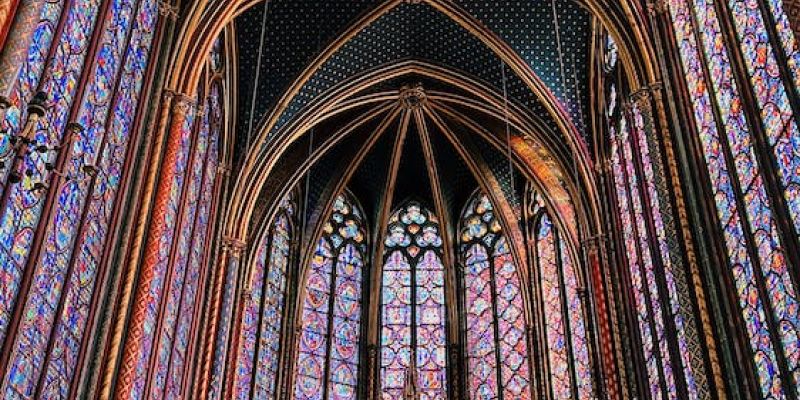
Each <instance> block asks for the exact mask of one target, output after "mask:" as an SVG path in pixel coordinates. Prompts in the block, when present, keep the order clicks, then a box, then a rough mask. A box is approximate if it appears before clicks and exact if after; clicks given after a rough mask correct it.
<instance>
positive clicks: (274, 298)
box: [235, 193, 294, 399]
mask: <svg viewBox="0 0 800 400" xmlns="http://www.w3.org/2000/svg"><path fill="white" fill-rule="evenodd" d="M293 216H294V204H293V199H292V197H291V193H290V194H289V195H287V197H285V198H284V199H283V201H282V202H281V206H280V208H279V210H278V213H277V215H276V217H275V218H274V220H273V222H272V224H271V225H270V226H269V228H268V229H266V230H265V231H264V233H263V234H262V235H261V239H260V240H259V243H258V245H257V246H258V247H257V248H256V250H255V251H256V255H255V259H254V261H253V268H252V270H251V272H250V280H249V282H248V285H249V291H250V295H249V298H248V299H247V300H245V305H244V308H245V310H244V317H243V321H242V328H241V334H240V335H241V338H240V343H239V346H240V347H239V354H238V362H237V363H236V394H235V395H236V398H239V399H250V398H251V392H252V396H253V398H257V399H274V398H275V396H276V390H277V388H276V379H277V377H278V358H279V356H280V353H279V352H280V346H281V328H282V326H283V309H284V304H285V303H286V299H285V296H286V284H287V282H286V276H287V273H288V268H289V261H290V250H291V249H290V246H291V242H292V233H293V229H292V227H293V223H292V221H293Z"/></svg>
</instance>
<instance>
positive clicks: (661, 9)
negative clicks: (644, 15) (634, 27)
mask: <svg viewBox="0 0 800 400" xmlns="http://www.w3.org/2000/svg"><path fill="white" fill-rule="evenodd" d="M667 11H669V5H667V2H666V1H664V0H650V1H648V2H647V12H649V13H650V15H652V16H654V17H655V16H658V15H660V14H664V13H666V12H667Z"/></svg>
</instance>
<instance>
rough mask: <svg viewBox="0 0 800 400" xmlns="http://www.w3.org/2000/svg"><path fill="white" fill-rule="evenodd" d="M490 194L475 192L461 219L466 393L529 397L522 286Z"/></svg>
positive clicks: (482, 397)
mask: <svg viewBox="0 0 800 400" xmlns="http://www.w3.org/2000/svg"><path fill="white" fill-rule="evenodd" d="M506 241H507V239H506V236H505V235H504V233H503V231H502V227H501V225H500V221H499V220H498V218H497V216H496V215H495V214H494V208H493V206H492V204H491V202H490V201H489V198H488V197H487V196H486V195H483V194H476V195H475V196H473V198H472V199H471V200H470V202H469V203H468V205H467V207H466V209H465V211H464V214H463V216H462V218H461V228H460V243H459V246H460V251H461V257H462V259H463V263H464V269H463V272H462V274H463V275H462V276H463V284H464V290H465V293H464V295H465V304H464V307H465V316H464V319H465V323H466V348H465V351H466V358H467V386H468V389H469V390H468V391H469V393H470V397H471V398H480V399H495V398H496V399H502V398H505V399H519V398H530V396H531V375H530V374H531V370H530V361H529V357H530V355H529V353H528V342H527V329H526V328H527V324H526V320H525V313H524V310H525V307H524V301H523V298H522V286H521V282H520V278H519V273H518V271H517V267H516V264H515V262H514V260H513V257H512V255H511V249H510V247H509V246H508V243H507V242H506Z"/></svg>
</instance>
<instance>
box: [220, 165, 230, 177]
mask: <svg viewBox="0 0 800 400" xmlns="http://www.w3.org/2000/svg"><path fill="white" fill-rule="evenodd" d="M217 173H218V174H221V175H224V176H230V174H231V166H230V164H228V163H226V162H221V163H219V165H217Z"/></svg>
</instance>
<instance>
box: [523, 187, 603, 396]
mask: <svg viewBox="0 0 800 400" xmlns="http://www.w3.org/2000/svg"><path fill="white" fill-rule="evenodd" d="M526 196H527V199H526V202H527V203H528V204H529V206H528V207H529V208H530V211H529V213H528V218H529V227H530V228H529V229H530V232H529V235H530V240H531V242H530V251H531V252H532V255H533V257H532V258H533V264H532V265H531V271H530V276H531V280H532V281H533V282H538V284H537V283H534V285H533V287H534V290H536V291H537V292H538V293H537V296H535V297H537V298H540V299H541V305H542V311H543V314H544V315H543V317H544V320H543V322H542V323H543V325H544V326H543V332H544V345H543V346H542V348H543V349H544V351H545V360H546V363H547V365H546V368H545V369H544V370H545V371H547V377H548V378H547V381H548V382H549V389H548V390H549V391H550V393H551V395H552V396H553V398H556V399H569V398H578V399H591V398H595V397H596V395H595V393H594V388H593V384H592V374H591V360H590V356H589V343H588V338H587V330H586V321H585V315H586V310H585V309H584V305H583V302H582V299H581V293H580V291H581V289H580V288H581V285H580V279H579V273H578V270H577V263H575V262H574V261H573V260H574V257H573V255H572V252H571V251H570V250H569V246H567V244H566V241H565V240H564V238H563V237H562V236H561V234H560V232H559V231H558V229H557V228H556V226H555V223H554V221H553V220H552V219H551V217H550V215H549V214H548V213H547V210H546V208H545V206H544V201H543V199H542V198H541V197H540V195H539V194H538V193H537V192H536V191H534V190H533V189H532V188H531V187H529V188H528V190H527V194H526Z"/></svg>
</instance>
